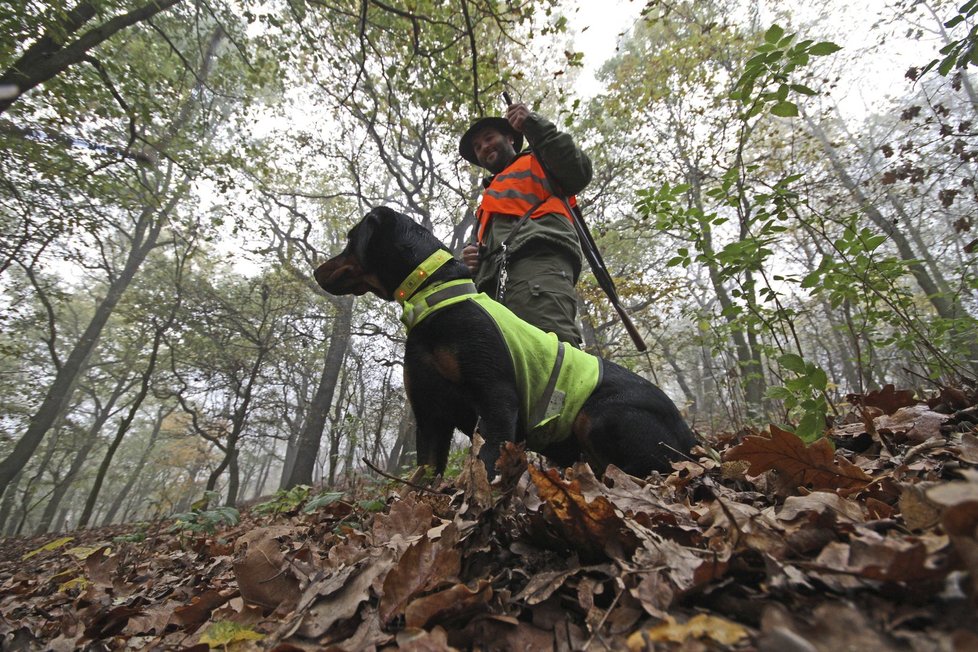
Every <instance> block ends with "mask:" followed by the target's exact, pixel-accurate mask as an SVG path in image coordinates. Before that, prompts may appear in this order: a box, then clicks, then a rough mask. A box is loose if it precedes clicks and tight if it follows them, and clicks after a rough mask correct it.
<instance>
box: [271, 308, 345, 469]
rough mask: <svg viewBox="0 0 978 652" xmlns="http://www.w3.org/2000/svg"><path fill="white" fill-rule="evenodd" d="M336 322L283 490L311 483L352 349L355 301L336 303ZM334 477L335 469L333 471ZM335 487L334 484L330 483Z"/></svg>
mask: <svg viewBox="0 0 978 652" xmlns="http://www.w3.org/2000/svg"><path fill="white" fill-rule="evenodd" d="M335 305H336V319H335V321H334V323H333V330H332V333H331V334H330V338H329V349H328V350H327V351H326V361H325V364H324V365H323V374H322V377H321V378H320V379H319V387H318V388H317V389H316V396H315V398H313V400H312V403H311V404H310V405H309V409H308V410H307V412H306V422H305V424H304V425H303V428H302V433H301V434H300V435H299V441H298V442H297V444H296V456H295V463H294V464H293V466H292V469H291V473H290V474H289V477H288V480H287V481H286V482H284V483H283V486H282V488H283V489H290V488H292V487H294V486H296V485H300V484H307V485H311V484H312V475H313V469H315V466H316V459H317V458H318V457H319V447H320V444H321V442H322V438H323V430H324V429H325V427H326V419H327V415H328V414H329V408H330V405H332V403H333V394H334V393H335V391H336V383H337V380H338V379H339V377H340V371H341V370H342V368H343V359H344V358H345V357H346V351H347V349H348V348H349V346H350V327H351V324H352V321H353V299H352V297H343V298H342V299H339V300H337V301H336V302H335ZM330 474H332V468H331V469H330ZM331 484H332V482H331Z"/></svg>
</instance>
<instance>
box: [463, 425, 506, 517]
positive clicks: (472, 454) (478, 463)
mask: <svg viewBox="0 0 978 652" xmlns="http://www.w3.org/2000/svg"><path fill="white" fill-rule="evenodd" d="M484 444H485V442H484V441H483V439H482V437H480V436H479V435H478V433H476V434H475V435H474V436H473V437H472V448H471V450H470V451H469V454H468V455H466V456H465V461H464V462H463V463H462V472H461V474H459V477H458V480H457V481H456V484H457V485H458V488H459V489H461V490H462V492H463V493H464V494H465V505H463V507H462V509H460V510H459V513H460V514H465V515H466V517H467V518H477V517H478V516H479V514H481V513H482V512H484V511H485V510H487V509H489V508H490V507H492V487H490V486H489V475H488V473H487V472H486V465H485V464H484V463H483V462H482V460H480V459H479V450H480V449H481V448H482V446H483V445H484ZM504 464H506V462H504Z"/></svg>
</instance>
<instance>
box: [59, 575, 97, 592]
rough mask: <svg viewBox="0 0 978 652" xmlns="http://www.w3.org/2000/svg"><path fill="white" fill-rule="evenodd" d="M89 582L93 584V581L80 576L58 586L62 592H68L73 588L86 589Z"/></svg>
mask: <svg viewBox="0 0 978 652" xmlns="http://www.w3.org/2000/svg"><path fill="white" fill-rule="evenodd" d="M89 584H91V582H89V581H88V580H87V579H85V578H84V577H83V576H78V577H75V578H72V579H70V580H68V581H67V582H63V583H62V584H61V586H59V587H58V590H59V591H61V592H62V593H67V592H68V591H70V590H71V589H79V590H81V589H84V588H85V587H87V586H88V585H89Z"/></svg>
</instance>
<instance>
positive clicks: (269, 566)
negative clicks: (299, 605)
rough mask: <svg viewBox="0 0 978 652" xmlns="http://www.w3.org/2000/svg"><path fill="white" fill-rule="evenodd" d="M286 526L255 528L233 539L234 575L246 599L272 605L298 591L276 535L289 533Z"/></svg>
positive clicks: (292, 532)
mask: <svg viewBox="0 0 978 652" xmlns="http://www.w3.org/2000/svg"><path fill="white" fill-rule="evenodd" d="M294 533H295V530H294V529H293V528H291V527H288V526H276V527H267V528H258V529H257V530H252V531H251V532H248V533H246V534H244V535H242V536H240V537H238V540H237V541H235V544H234V549H235V557H234V575H235V577H236V578H237V580H238V588H239V589H240V590H241V597H243V598H244V599H245V600H247V601H248V602H252V603H254V604H257V605H260V606H262V607H265V608H268V609H275V608H276V607H278V606H279V605H280V604H282V603H283V602H285V601H288V600H293V601H294V600H296V599H297V598H298V595H299V580H298V579H297V578H296V577H295V575H294V574H293V572H292V569H291V567H290V566H289V562H288V561H287V560H286V559H285V555H284V554H282V551H281V549H280V544H279V538H282V539H285V538H288V537H290V536H292V535H293V534H294Z"/></svg>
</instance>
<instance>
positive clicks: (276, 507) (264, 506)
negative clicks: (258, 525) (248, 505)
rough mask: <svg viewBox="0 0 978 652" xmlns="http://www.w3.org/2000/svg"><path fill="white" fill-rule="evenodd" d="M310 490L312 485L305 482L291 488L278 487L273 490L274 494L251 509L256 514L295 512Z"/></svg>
mask: <svg viewBox="0 0 978 652" xmlns="http://www.w3.org/2000/svg"><path fill="white" fill-rule="evenodd" d="M310 491H312V487H310V486H309V485H305V484H300V485H296V486H294V487H292V488H291V489H279V490H278V491H276V492H275V496H274V497H273V498H272V499H271V500H269V501H268V502H264V503H259V504H257V505H255V506H254V507H252V511H253V512H255V513H256V514H288V513H290V512H295V511H297V510H298V509H299V505H301V504H302V503H303V502H304V501H305V500H306V498H308V497H309V492H310Z"/></svg>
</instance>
